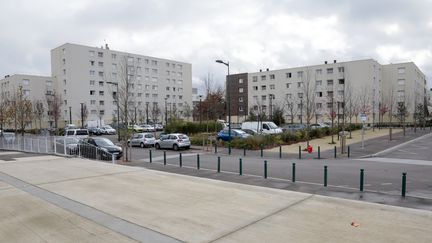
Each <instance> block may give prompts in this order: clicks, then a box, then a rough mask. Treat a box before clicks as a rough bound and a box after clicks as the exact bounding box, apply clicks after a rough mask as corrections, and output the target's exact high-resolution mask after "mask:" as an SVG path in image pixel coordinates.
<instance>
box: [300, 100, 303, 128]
mask: <svg viewBox="0 0 432 243" xmlns="http://www.w3.org/2000/svg"><path fill="white" fill-rule="evenodd" d="M300 124H302V125H303V98H301V100H300Z"/></svg>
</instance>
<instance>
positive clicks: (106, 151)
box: [79, 137, 123, 160]
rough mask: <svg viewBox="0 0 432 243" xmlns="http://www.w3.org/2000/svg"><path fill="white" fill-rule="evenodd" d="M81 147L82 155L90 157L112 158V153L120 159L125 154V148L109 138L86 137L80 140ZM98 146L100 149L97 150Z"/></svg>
mask: <svg viewBox="0 0 432 243" xmlns="http://www.w3.org/2000/svg"><path fill="white" fill-rule="evenodd" d="M79 147H80V150H81V155H82V156H83V157H86V158H90V159H96V158H101V159H105V160H110V159H111V155H110V154H112V155H114V156H115V158H116V159H120V158H121V157H122V156H123V149H122V148H121V147H119V146H117V145H115V144H114V143H113V142H111V140H109V139H107V138H102V137H96V138H95V137H93V138H84V139H82V140H80V142H79ZM97 148H99V149H100V150H97Z"/></svg>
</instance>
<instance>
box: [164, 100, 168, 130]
mask: <svg viewBox="0 0 432 243" xmlns="http://www.w3.org/2000/svg"><path fill="white" fill-rule="evenodd" d="M167 99H168V97H165V126H167V125H168V107H167Z"/></svg>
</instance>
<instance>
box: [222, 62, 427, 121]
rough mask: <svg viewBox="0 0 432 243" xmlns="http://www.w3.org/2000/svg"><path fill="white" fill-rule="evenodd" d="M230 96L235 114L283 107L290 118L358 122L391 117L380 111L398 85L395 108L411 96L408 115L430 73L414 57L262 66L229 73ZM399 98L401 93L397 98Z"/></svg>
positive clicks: (238, 117)
mask: <svg viewBox="0 0 432 243" xmlns="http://www.w3.org/2000/svg"><path fill="white" fill-rule="evenodd" d="M227 80H228V82H229V84H227V85H229V87H230V88H229V89H228V90H229V91H228V92H230V96H231V97H234V98H233V99H231V113H232V117H231V119H232V120H233V121H234V122H237V121H238V122H242V121H244V120H245V119H246V118H247V116H248V115H249V114H250V113H253V114H255V115H259V114H266V115H267V116H271V115H270V114H272V113H273V112H272V111H273V110H274V109H276V108H280V109H283V112H284V118H285V120H286V122H287V123H289V122H291V121H293V122H294V123H307V120H309V122H310V123H316V122H329V121H331V119H332V117H333V118H334V121H335V122H338V121H339V122H342V121H341V119H343V117H344V115H345V117H346V118H347V119H349V118H351V120H352V121H353V122H361V121H360V116H361V115H365V116H366V121H365V122H366V123H378V122H387V121H388V114H389V113H386V114H384V116H380V115H379V114H380V110H381V111H382V110H383V109H382V107H385V106H388V104H389V97H388V96H389V92H388V91H389V90H390V87H392V88H393V89H394V94H395V97H394V99H393V104H394V105H393V108H394V110H393V113H394V112H396V111H395V108H396V105H397V102H401V100H402V99H404V100H405V101H406V105H407V109H408V114H409V115H408V117H407V118H406V121H408V122H409V121H412V114H413V112H414V106H415V104H416V103H419V102H423V101H424V98H425V95H426V90H427V89H426V78H425V75H424V74H423V73H422V72H421V71H420V70H419V69H418V67H417V66H416V65H415V64H414V63H412V62H409V63H399V64H389V65H381V64H379V63H378V62H377V61H375V60H373V59H366V60H356V61H349V62H337V61H336V60H333V62H325V63H324V64H321V65H312V66H305V67H297V68H288V69H281V70H269V69H266V70H265V71H263V70H260V71H259V72H254V73H243V74H233V75H229V76H228V77H227ZM396 98H397V99H396ZM344 104H345V105H344Z"/></svg>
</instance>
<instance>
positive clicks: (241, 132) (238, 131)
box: [234, 130, 246, 135]
mask: <svg viewBox="0 0 432 243" xmlns="http://www.w3.org/2000/svg"><path fill="white" fill-rule="evenodd" d="M234 131H235V132H236V133H237V134H239V135H242V134H245V133H246V132H244V131H242V130H234Z"/></svg>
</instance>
